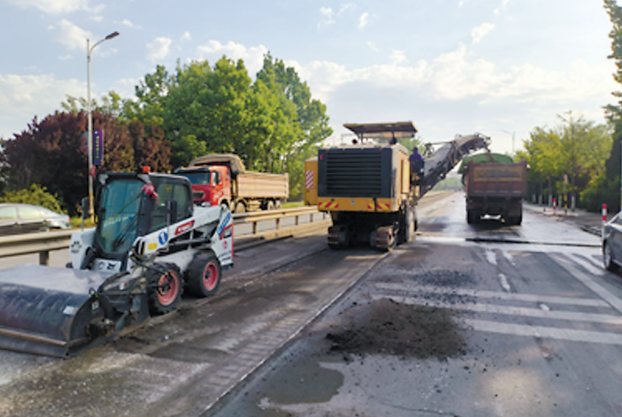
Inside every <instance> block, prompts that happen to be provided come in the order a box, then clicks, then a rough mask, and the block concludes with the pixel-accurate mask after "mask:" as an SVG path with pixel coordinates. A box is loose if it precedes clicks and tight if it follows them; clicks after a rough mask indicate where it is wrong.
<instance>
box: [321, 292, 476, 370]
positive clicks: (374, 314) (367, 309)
mask: <svg viewBox="0 0 622 417" xmlns="http://www.w3.org/2000/svg"><path fill="white" fill-rule="evenodd" d="M455 315H456V313H455V312H454V311H452V310H448V309H444V308H436V307H427V306H419V305H408V304H401V303H398V302H395V301H393V300H391V299H387V298H383V299H379V300H376V301H371V302H369V303H367V304H356V303H354V304H353V306H352V307H351V308H349V309H348V310H347V311H346V312H344V314H343V316H344V317H343V319H344V320H345V323H344V324H343V325H341V326H338V327H339V331H333V332H330V333H328V334H327V335H326V339H328V340H329V341H330V342H331V343H332V345H331V347H330V352H336V353H349V354H357V355H361V356H364V355H371V354H384V355H393V356H399V357H401V358H408V357H415V358H420V359H427V358H432V357H434V358H437V359H439V360H443V359H447V358H448V357H453V356H458V355H463V354H464V353H465V350H464V349H465V342H464V339H463V338H462V336H461V334H460V328H459V327H458V325H457V324H456V323H455V321H454V320H453V317H454V316H455ZM333 327H337V326H333Z"/></svg>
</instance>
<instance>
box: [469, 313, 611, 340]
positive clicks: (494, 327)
mask: <svg viewBox="0 0 622 417" xmlns="http://www.w3.org/2000/svg"><path fill="white" fill-rule="evenodd" d="M463 322H464V323H465V324H466V325H468V326H470V327H472V328H473V329H474V330H477V331H480V332H488V333H500V334H508V335H514V336H528V337H541V338H549V339H559V340H571V341H575V342H587V343H602V344H609V345H622V335H620V334H616V333H605V332H592V331H587V330H573V329H558V328H554V327H544V326H529V325H526V324H514V323H499V322H495V321H487V320H476V319H464V320H463Z"/></svg>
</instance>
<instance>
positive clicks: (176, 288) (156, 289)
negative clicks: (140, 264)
mask: <svg viewBox="0 0 622 417" xmlns="http://www.w3.org/2000/svg"><path fill="white" fill-rule="evenodd" d="M147 281H148V282H149V284H151V285H150V289H149V311H150V312H151V314H153V315H157V314H166V313H169V312H171V311H173V310H175V309H176V308H177V306H178V305H179V302H180V300H181V293H182V292H183V283H182V280H181V274H180V272H179V268H178V267H177V265H174V264H169V263H166V264H157V265H155V268H154V269H150V270H149V273H148V274H147Z"/></svg>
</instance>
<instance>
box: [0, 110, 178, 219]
mask: <svg viewBox="0 0 622 417" xmlns="http://www.w3.org/2000/svg"><path fill="white" fill-rule="evenodd" d="M93 129H94V130H103V131H104V162H103V165H101V166H100V167H98V171H99V172H113V171H133V170H135V169H136V168H137V167H138V166H142V165H150V166H152V168H154V169H156V170H157V169H170V163H169V161H168V158H169V156H170V151H169V150H168V147H166V144H165V143H164V142H163V140H162V139H161V137H160V138H158V137H152V136H148V135H145V134H144V129H143V127H142V124H141V123H140V122H134V123H131V124H128V125H120V124H119V123H118V122H117V119H116V118H115V117H114V116H113V115H111V114H108V113H101V112H99V111H95V112H94V113H93ZM86 130H87V115H86V113H85V112H84V111H79V112H56V113H54V114H53V115H49V116H47V117H46V118H45V119H43V120H42V121H41V122H39V121H38V120H37V118H35V119H34V120H33V122H32V124H30V125H29V126H28V129H27V130H24V131H23V132H22V133H21V134H16V135H14V138H13V139H10V140H3V141H2V142H1V145H2V151H1V152H0V175H1V176H2V179H3V180H4V183H5V184H6V191H17V190H21V189H25V188H28V187H30V185H31V184H40V185H41V186H42V187H45V188H46V189H48V190H49V191H50V192H51V193H53V194H57V195H58V196H59V200H60V202H61V204H62V205H63V207H64V209H65V210H67V211H69V213H70V214H71V215H74V214H75V213H76V212H77V211H78V206H79V203H80V200H81V199H82V198H83V197H84V196H85V195H86V194H87V183H88V176H87V164H88V162H87V151H88V150H87V142H86V137H85V135H84V133H85V132H86ZM162 135H163V134H162V133H160V136H162Z"/></svg>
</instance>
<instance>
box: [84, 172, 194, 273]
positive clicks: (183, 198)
mask: <svg viewBox="0 0 622 417" xmlns="http://www.w3.org/2000/svg"><path fill="white" fill-rule="evenodd" d="M99 182H100V185H101V187H100V189H99V192H98V199H97V204H96V207H97V217H98V222H97V227H96V229H95V239H94V248H95V254H93V256H97V257H105V258H107V259H118V260H121V261H124V260H125V258H126V256H127V253H128V252H129V250H130V248H131V246H132V244H133V243H134V241H135V239H136V238H137V237H139V236H144V235H147V234H149V233H152V232H155V231H157V230H159V229H162V228H164V227H166V225H167V214H168V216H169V217H170V218H169V219H168V221H169V222H170V223H175V222H178V221H181V220H183V219H185V218H188V217H191V216H192V214H193V203H192V193H191V188H190V182H189V181H188V179H186V178H184V177H179V176H173V175H166V174H129V173H119V174H102V175H100V176H99Z"/></svg>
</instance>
